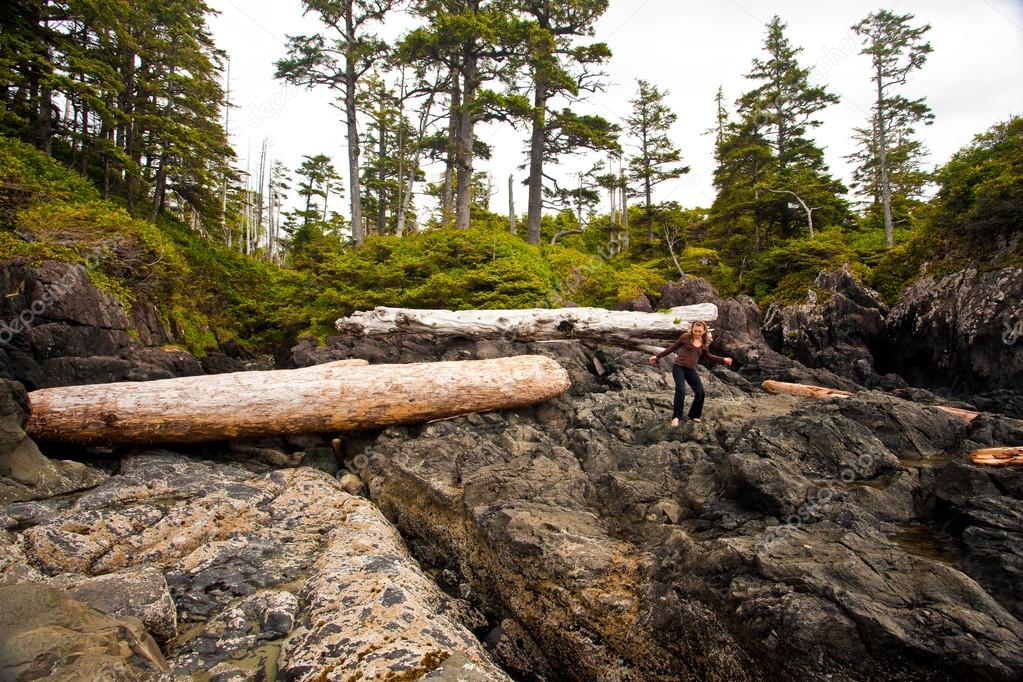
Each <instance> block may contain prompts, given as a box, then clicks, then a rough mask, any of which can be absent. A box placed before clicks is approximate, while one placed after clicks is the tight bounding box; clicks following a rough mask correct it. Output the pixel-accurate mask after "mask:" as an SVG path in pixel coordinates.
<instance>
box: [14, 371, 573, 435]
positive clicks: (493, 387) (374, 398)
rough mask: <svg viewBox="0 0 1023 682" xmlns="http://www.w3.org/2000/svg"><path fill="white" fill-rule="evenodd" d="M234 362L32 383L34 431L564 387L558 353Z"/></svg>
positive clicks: (284, 413)
mask: <svg viewBox="0 0 1023 682" xmlns="http://www.w3.org/2000/svg"><path fill="white" fill-rule="evenodd" d="M342 362H345V364H339V363H329V364H328V365H317V366H314V367H304V368H302V369H295V370H274V371H264V372H235V373H230V374H216V375H209V376H193V377H181V378H177V379H161V380H158V381H144V382H124V383H114V384H93V385H88V386H63V387H58V388H45V389H41V390H38V391H32V392H31V393H29V402H30V403H31V408H32V411H31V416H30V418H29V421H28V424H27V425H26V431H28V433H29V435H31V436H32V437H33V438H36V439H38V440H46V441H59V442H66V443H78V444H92V445H112V444H126V443H138V444H149V443H170V442H200V441H210V440H234V439H243V438H261V437H265V436H277V435H287V434H296V433H319V432H337V431H347V430H353V429H366V428H375V427H381V426H387V425H389V424H407V423H416V422H425V421H428V420H430V419H436V418H441V417H448V416H452V415H456V414H465V413H472V412H485V411H487V410H493V409H501V408H514V407H521V406H524V405H531V404H535V403H538V402H542V401H544V400H547V399H549V398H553V397H555V396H557V395H559V394H561V393H563V392H564V391H565V390H567V389H568V387H569V384H570V381H569V377H568V372H566V371H565V369H564V368H563V367H562V366H561V365H559V364H558V363H557V361H555V360H553V359H552V358H549V357H546V356H542V355H518V356H513V357H503V358H494V359H490V360H465V361H446V362H424V363H413V364H384V365H361V366H360V365H357V364H353V363H351V362H347V361H342Z"/></svg>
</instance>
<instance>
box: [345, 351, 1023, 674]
mask: <svg viewBox="0 0 1023 682" xmlns="http://www.w3.org/2000/svg"><path fill="white" fill-rule="evenodd" d="M473 350H478V352H481V353H486V354H489V353H490V352H492V351H493V348H492V347H491V345H490V344H489V343H485V342H480V343H479V345H478V347H477V349H473ZM473 350H469V349H467V352H469V353H473ZM603 351H604V352H605V353H606V355H607V356H608V357H609V358H610V360H611V363H610V364H611V365H612V366H614V367H615V368H616V369H615V371H614V375H615V376H611V377H601V378H598V377H597V376H596V375H595V373H594V372H593V371H592V361H591V359H590V356H589V351H588V349H587V348H586V347H585V346H584V345H582V344H580V343H578V342H567V343H555V344H525V345H524V346H523V347H522V350H521V352H537V353H545V354H550V355H552V356H553V357H555V358H556V359H558V361H559V362H560V363H561V364H562V365H563V366H565V367H566V368H567V369H568V370H569V373H570V374H571V376H572V377H573V385H572V388H571V389H570V390H569V392H568V393H567V394H565V395H564V396H562V397H561V398H559V399H557V400H554V401H550V402H548V403H545V404H544V405H542V406H537V407H535V408H530V409H521V410H514V411H502V412H495V413H488V414H481V415H470V416H465V417H460V418H456V419H450V420H444V421H438V422H435V423H432V424H427V425H422V426H406V427H391V428H388V429H385V430H384V431H383V432H382V433H381V434H380V435H379V436H378V437H376V438H375V439H371V438H370V439H366V440H364V441H363V442H362V443H361V444H360V443H359V442H357V441H354V440H353V441H351V442H350V443H349V448H350V450H349V452H348V462H347V463H348V466H349V467H350V468H352V469H354V470H355V471H356V472H357V473H358V474H359V475H360V476H361V477H362V478H363V480H364V481H365V482H366V483H367V485H368V487H369V492H370V498H371V499H372V500H373V501H374V502H376V503H377V504H378V505H379V506H380V508H381V509H382V510H383V511H384V513H385V514H386V515H387V516H388V517H389V518H391V519H393V520H394V522H395V523H396V524H397V526H398V527H399V528H400V529H401V530H402V532H403V534H404V535H405V536H406V538H407V540H408V542H409V546H410V548H411V549H412V550H413V553H414V554H416V556H418V557H419V558H420V560H421V561H422V562H424V564H425V565H426V566H428V567H430V568H432V569H433V570H434V571H436V572H439V573H440V574H442V575H446V576H447V580H448V581H449V582H451V583H452V584H455V585H457V586H458V589H459V590H460V592H461V593H462V594H464V595H466V596H467V598H468V599H469V600H470V602H472V603H473V604H474V605H475V606H476V607H477V608H478V609H479V610H480V611H482V612H483V613H484V614H486V615H487V617H488V619H489V620H490V621H491V622H494V623H501V624H502V628H501V630H502V631H504V630H518V631H521V632H524V633H528V635H529V638H528V640H523V645H522V646H519V647H508V646H505V647H502V646H500V642H501V639H502V637H501V635H500V632H498V633H497V634H496V635H495V636H494V637H493V638H492V639H490V640H488V644H489V646H491V649H492V651H493V652H494V655H495V656H497V657H498V659H499V660H501V657H502V656H506V657H507V659H506V660H502V664H503V665H504V666H505V667H506V668H507V669H509V670H513V669H518V670H522V669H527V670H530V671H532V673H531V674H532V676H533V678H535V679H549V680H562V679H569V680H592V679H615V680H675V679H729V680H733V679H763V678H765V677H776V678H780V679H793V680H795V679H831V680H863V679H877V680H882V679H883V680H911V679H913V680H916V679H931V680H951V679H1001V680H1010V679H1017V678H1018V677H1019V676H1020V675H1023V624H1021V622H1020V620H1019V592H1018V587H1016V586H1017V585H1018V584H1019V582H1018V581H1017V580H1015V576H1016V575H1018V566H1019V562H1018V558H1019V547H1020V542H1019V540H1020V538H1019V518H1020V516H1019V513H1020V500H1023V494H1021V493H1023V491H1021V486H1023V472H1018V471H991V470H984V469H981V468H979V467H975V466H972V465H970V464H969V463H968V460H967V457H966V455H967V453H968V452H969V451H971V450H972V449H974V448H977V447H982V446H987V445H993V444H1005V443H1012V442H1017V443H1019V442H1023V431H1021V429H1020V426H1019V424H1018V422H1014V421H1012V420H1009V419H1006V418H1004V417H1001V416H998V415H982V416H981V417H979V418H977V419H976V420H974V421H973V422H967V421H965V420H962V419H960V418H958V417H954V416H952V415H949V414H947V413H945V412H942V411H940V410H937V409H935V408H933V407H930V406H927V405H924V404H920V403H915V402H911V401H907V400H904V399H902V398H899V397H895V396H893V395H891V394H887V393H884V392H881V391H866V390H864V391H862V392H861V393H859V394H858V395H856V396H855V397H853V398H847V399H836V400H831V401H824V402H817V401H807V400H802V399H799V398H794V397H792V396H772V395H768V394H765V393H763V392H762V391H761V390H760V389H759V388H758V387H757V386H756V385H755V384H754V383H752V382H751V381H750V380H749V379H747V378H746V376H744V374H742V373H739V372H734V371H732V370H730V369H728V368H724V367H714V368H713V369H712V370H708V369H707V368H701V369H700V370H699V371H700V373H701V376H702V378H703V381H704V385H705V386H706V388H707V394H708V399H707V403H706V406H705V411H704V421H703V422H702V423H699V424H693V423H684V424H683V426H682V427H679V428H676V429H672V428H671V427H670V426H669V425H668V420H669V418H670V410H671V385H670V378H669V375H668V374H667V372H666V369H667V367H666V365H667V360H664V361H662V363H661V364H660V365H658V366H657V367H649V366H647V365H645V355H644V354H641V353H636V352H632V351H624V350H619V349H609V348H604V349H603ZM422 359H430V358H428V357H426V358H422ZM782 371H787V369H786V370H782ZM753 375H754V373H752V372H751V373H750V376H751V378H752V377H753ZM755 376H756V378H759V377H760V376H763V370H762V368H757V370H756V372H755ZM982 493H983V494H986V495H988V496H990V497H991V498H992V499H989V500H987V501H986V503H985V502H984V499H983V498H979V499H978V497H977V495H978V494H982ZM994 556H997V557H999V559H998V560H992V557H994ZM506 626H507V627H506ZM519 639H522V638H519Z"/></svg>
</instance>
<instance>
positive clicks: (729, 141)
mask: <svg viewBox="0 0 1023 682" xmlns="http://www.w3.org/2000/svg"><path fill="white" fill-rule="evenodd" d="M764 50H765V52H766V55H765V57H764V58H757V59H754V61H753V68H752V69H751V70H750V72H749V74H747V78H749V79H750V80H752V81H754V82H755V83H756V87H755V88H754V89H753V90H751V91H749V92H747V93H745V94H743V95H742V96H741V97H739V99H738V100H737V102H736V109H737V111H736V114H737V117H736V120H734V121H729V120H728V117H727V114H724V109H723V106H722V105H721V103H720V102H719V106H718V111H719V115H718V131H719V132H718V135H717V140H716V144H715V159H716V161H717V167H716V169H715V172H714V183H715V186H716V187H717V188H718V195H717V197H716V198H715V200H714V204H713V206H712V207H711V212H710V226H711V230H710V236H711V237H712V241H713V242H714V243H716V244H717V245H718V247H719V248H721V249H722V250H723V252H724V253H725V255H726V256H727V257H729V259H730V260H732V261H733V262H734V263H735V264H736V265H739V266H740V271H741V270H742V269H743V267H745V266H746V265H752V264H753V263H752V260H755V259H756V258H758V257H759V255H760V254H761V252H762V250H763V249H764V248H766V247H770V246H773V245H775V244H777V243H778V242H779V241H780V240H782V239H786V238H789V237H794V236H798V235H799V234H800V233H801V232H802V230H803V229H806V230H807V231H809V232H810V233H811V234H812V233H813V230H814V225H815V224H821V225H836V224H838V225H840V224H845V223H847V222H848V221H849V212H848V207H847V206H846V203H845V201H844V199H843V198H842V196H841V195H842V194H844V193H845V191H846V190H845V187H844V186H843V185H842V184H841V183H840V182H838V181H837V180H835V179H834V178H832V177H831V176H830V174H829V173H828V169H827V165H826V164H825V162H824V152H823V151H822V150H821V148H820V147H819V146H817V144H816V143H815V142H814V141H813V139H812V138H811V137H810V135H809V132H810V130H811V129H812V128H815V127H817V126H818V125H820V121H818V120H817V119H816V118H815V116H816V114H817V113H818V112H820V111H821V110H823V109H824V108H825V107H827V106H828V105H830V104H833V103H835V102H837V101H838V98H837V97H836V96H835V95H833V94H831V93H830V92H828V91H827V90H826V89H825V88H824V87H822V86H816V85H813V84H811V83H810V82H809V70H808V69H805V68H803V67H801V66H800V65H799V62H798V59H797V57H798V54H799V53H800V52H801V48H798V47H794V46H792V45H791V44H790V43H789V41H788V39H787V38H786V36H785V24H783V23H782V22H781V20H780V19H779V18H778V17H774V18H773V19H772V20H771V22H770V23H769V24H768V27H767V37H766V39H765V41H764ZM723 114H724V115H723ZM804 225H805V228H804Z"/></svg>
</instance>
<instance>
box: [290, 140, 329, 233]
mask: <svg viewBox="0 0 1023 682" xmlns="http://www.w3.org/2000/svg"><path fill="white" fill-rule="evenodd" d="M302 159H303V161H302V165H300V166H299V167H298V169H297V170H296V171H295V174H296V175H297V176H298V178H299V181H298V185H297V190H296V193H297V194H298V196H299V197H301V198H302V199H303V200H304V201H305V208H304V209H302V210H301V211H296V215H297V216H298V217H299V218H301V219H302V225H303V226H306V225H308V224H309V223H312V222H325V220H324V218H323V214H324V207H325V206H326V202H327V198H328V196H329V193H330V191H331V190H332V189H334V188H336V186H337V184H336V183H337V181H338V180H339V179H340V176H339V175H338V174H337V171H335V170H334V164H333V163H331V160H330V157H329V156H327V155H326V154H316V155H314V156H303V157H302ZM321 202H322V203H321Z"/></svg>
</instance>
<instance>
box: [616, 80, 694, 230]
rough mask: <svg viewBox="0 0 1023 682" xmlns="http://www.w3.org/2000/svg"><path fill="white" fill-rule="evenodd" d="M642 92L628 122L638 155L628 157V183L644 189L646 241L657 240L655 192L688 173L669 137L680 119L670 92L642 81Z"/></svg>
mask: <svg viewBox="0 0 1023 682" xmlns="http://www.w3.org/2000/svg"><path fill="white" fill-rule="evenodd" d="M638 84H639V88H638V91H637V93H636V97H635V98H634V99H631V100H629V103H630V104H631V105H632V113H631V114H630V115H629V117H628V118H626V119H625V123H626V130H627V131H628V134H629V136H630V137H631V138H632V139H633V140H634V146H635V148H636V153H635V155H633V156H631V157H629V160H628V164H629V179H630V180H631V181H634V182H638V183H639V184H640V185H641V187H642V193H641V195H642V196H643V199H644V204H645V208H646V222H647V241H648V242H651V243H652V242H653V240H654V226H653V209H652V206H653V188H654V187H656V186H657V185H659V184H661V183H662V182H665V181H667V180H671V179H674V178H679V177H682V175H683V174H685V173H688V172H689V167H688V166H682V165H679V164H681V162H682V152H681V151H680V150H679V149H678V148H677V147H676V146H675V144H674V143H673V142H672V141H671V138H670V137H669V136H668V132H669V131H670V130H671V126H672V125H673V124H674V123H675V121H676V120H677V119H678V115H677V114H675V112H673V111H672V110H671V109H670V108H669V107H668V106H667V105H666V104H665V103H664V99H665V97H667V95H668V93H667V91H663V92H662V91H661V90H660V89H659V88H658V87H657V86H656V85H653V84H651V83H649V82H647V81H645V80H642V79H639V81H638Z"/></svg>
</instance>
